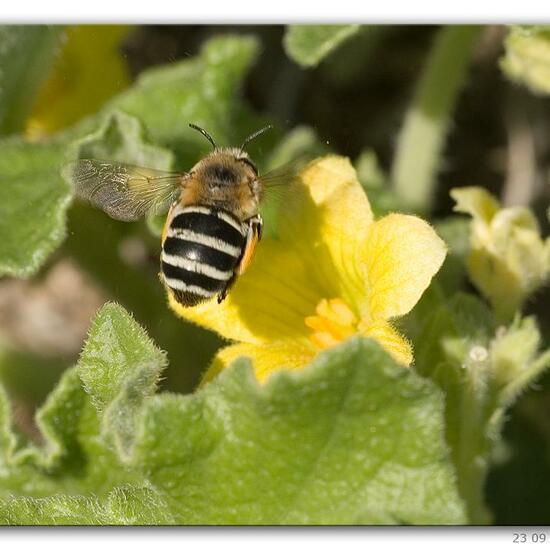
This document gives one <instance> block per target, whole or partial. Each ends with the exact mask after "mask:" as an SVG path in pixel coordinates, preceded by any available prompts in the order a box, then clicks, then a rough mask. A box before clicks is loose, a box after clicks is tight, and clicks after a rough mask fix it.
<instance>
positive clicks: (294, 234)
mask: <svg viewBox="0 0 550 550" xmlns="http://www.w3.org/2000/svg"><path fill="white" fill-rule="evenodd" d="M372 219H373V215H372V210H371V207H370V204H369V201H368V199H367V196H366V194H365V192H364V191H363V189H362V187H361V185H360V184H359V182H358V180H357V175H356V173H355V170H354V169H353V166H352V165H351V163H350V161H349V160H348V159H346V158H343V157H337V156H326V157H323V158H321V159H318V160H316V161H314V162H312V163H311V164H309V165H308V166H307V167H306V168H305V169H304V170H303V172H302V173H301V183H300V184H297V185H296V186H295V187H294V188H293V189H292V197H290V199H289V201H288V203H287V204H286V205H285V209H284V211H283V212H282V214H281V219H280V235H281V239H282V240H283V241H285V242H286V244H287V245H288V246H291V247H292V248H293V249H294V250H296V252H297V254H298V255H299V257H301V258H302V259H303V261H304V263H305V265H306V269H307V271H308V272H309V273H310V280H311V281H315V283H316V284H317V286H318V287H320V289H321V291H322V296H325V297H331V296H342V297H343V298H344V300H345V301H347V302H349V303H355V302H356V301H357V300H356V298H357V295H358V294H360V293H362V292H364V290H363V289H364V282H363V275H362V270H361V269H360V264H358V263H357V262H358V260H359V256H358V253H357V251H358V250H360V249H361V248H362V247H363V246H364V242H365V238H366V236H367V233H368V229H369V226H370V224H371V223H372ZM310 284H311V283H310ZM354 298H355V299H354Z"/></svg>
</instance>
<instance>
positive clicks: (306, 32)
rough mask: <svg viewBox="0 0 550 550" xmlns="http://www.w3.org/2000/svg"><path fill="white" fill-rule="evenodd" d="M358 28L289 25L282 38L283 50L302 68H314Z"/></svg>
mask: <svg viewBox="0 0 550 550" xmlns="http://www.w3.org/2000/svg"><path fill="white" fill-rule="evenodd" d="M360 28H361V26H360V25H290V26H289V27H288V28H287V31H286V34H285V37H284V46H285V50H286V53H287V55H288V56H289V57H290V58H291V59H293V60H294V61H296V63H298V64H299V65H301V66H302V67H314V66H316V65H318V64H319V63H320V62H321V61H322V60H323V59H324V58H325V57H327V56H328V55H329V54H330V53H332V52H333V51H334V50H336V49H337V48H338V46H340V44H342V43H343V42H345V41H346V40H348V39H349V38H351V37H352V36H354V35H355V34H357V32H358V31H359V29H360Z"/></svg>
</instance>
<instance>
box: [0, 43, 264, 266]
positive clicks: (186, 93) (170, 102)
mask: <svg viewBox="0 0 550 550" xmlns="http://www.w3.org/2000/svg"><path fill="white" fill-rule="evenodd" d="M257 50H258V44H257V42H256V40H255V39H254V38H251V37H237V36H220V37H217V38H215V39H212V40H210V41H208V42H207V43H206V44H205V46H204V47H203V49H202V51H201V53H200V55H199V56H197V57H195V58H193V59H190V60H187V61H183V62H181V63H177V64H172V65H170V66H168V67H162V68H155V69H152V70H149V71H146V72H144V73H143V74H142V75H141V76H140V78H139V79H138V81H137V83H136V84H135V85H134V86H133V87H132V88H131V89H130V90H128V91H127V92H124V93H122V94H120V95H118V96H116V97H115V98H113V99H112V101H111V102H110V103H109V104H108V105H106V107H105V108H104V109H103V110H102V111H101V112H100V113H99V114H98V115H95V116H92V117H89V118H87V119H85V120H84V121H83V122H82V123H79V124H78V125H77V126H75V127H74V128H72V129H70V130H67V131H65V132H63V133H60V134H58V135H57V136H56V137H55V138H54V139H52V140H50V141H44V142H41V143H27V142H25V141H23V140H18V139H17V140H16V139H11V140H4V141H0V234H2V235H3V236H5V238H3V239H2V242H1V243H0V276H1V275H3V274H7V275H14V276H19V277H26V276H30V275H32V274H34V273H36V271H37V270H38V269H39V268H40V266H41V265H42V264H43V263H44V262H45V260H46V258H47V257H48V256H49V254H50V253H51V252H52V251H53V250H54V249H55V248H57V247H58V246H59V244H60V243H61V241H62V240H63V238H64V236H65V233H66V229H65V219H66V210H67V207H68V204H69V201H70V198H71V189H70V187H69V186H68V184H67V183H66V182H65V181H64V180H63V179H62V178H61V176H60V170H61V167H62V165H63V164H64V163H65V162H66V161H67V160H71V158H74V157H76V155H77V154H79V155H81V156H83V155H92V154H93V155H98V156H99V155H101V156H107V155H111V154H112V155H115V156H117V158H119V159H120V160H123V159H125V160H127V159H131V160H132V161H133V162H140V161H142V162H143V163H149V162H151V163H152V165H153V167H155V166H156V167H158V168H165V167H168V166H170V165H171V164H172V159H173V154H175V155H176V156H177V159H178V162H179V164H180V165H181V168H183V169H189V168H190V167H191V166H192V165H193V164H194V162H196V160H197V159H198V158H199V156H200V153H201V152H204V150H205V148H206V147H207V145H208V144H207V143H206V142H205V140H204V138H202V137H201V136H200V135H199V134H198V133H197V132H195V131H193V130H191V129H190V128H189V127H188V123H189V122H195V123H198V124H201V125H203V126H205V127H206V128H207V129H208V131H209V132H211V133H212V134H213V135H214V137H215V138H216V139H218V140H219V142H220V144H234V143H237V142H239V143H240V142H241V141H242V139H243V138H244V137H245V136H246V135H248V133H250V131H252V130H256V129H257V128H258V127H259V126H260V125H261V124H263V123H264V120H263V119H260V118H259V117H256V116H254V115H252V113H251V112H250V110H249V109H248V108H246V107H245V106H243V105H242V104H241V103H240V102H239V101H238V95H239V91H240V86H241V83H242V81H243V79H244V76H245V74H246V72H247V70H248V69H249V67H250V65H251V63H252V62H253V61H254V59H255V56H256V54H257ZM120 111H124V113H126V115H128V114H129V115H132V116H125V114H124V113H121V112H120ZM132 117H135V118H132ZM136 118H137V120H136ZM164 147H167V148H168V149H170V151H168V150H167V149H164ZM109 158H112V157H109ZM84 248H85V249H86V247H84Z"/></svg>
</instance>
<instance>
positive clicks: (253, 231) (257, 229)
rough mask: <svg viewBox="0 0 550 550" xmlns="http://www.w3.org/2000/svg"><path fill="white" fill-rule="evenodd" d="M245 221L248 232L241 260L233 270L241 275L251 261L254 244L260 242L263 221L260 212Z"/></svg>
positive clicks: (254, 248)
mask: <svg viewBox="0 0 550 550" xmlns="http://www.w3.org/2000/svg"><path fill="white" fill-rule="evenodd" d="M247 223H248V233H247V235H246V244H245V246H244V250H243V255H242V257H241V260H240V262H239V264H238V265H237V269H236V270H235V272H236V273H237V275H242V274H243V273H244V272H245V271H246V269H247V268H248V266H249V265H250V262H251V261H252V257H253V256H254V252H255V250H256V245H257V244H258V243H259V242H260V239H261V238H262V226H263V223H264V222H263V220H262V217H261V216H260V214H257V215H256V216H253V217H252V218H249V219H248V220H247Z"/></svg>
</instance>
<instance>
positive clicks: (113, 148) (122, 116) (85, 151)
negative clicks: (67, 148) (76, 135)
mask: <svg viewBox="0 0 550 550" xmlns="http://www.w3.org/2000/svg"><path fill="white" fill-rule="evenodd" d="M73 148H74V149H76V154H75V155H74V156H76V157H78V158H95V159H109V160H113V161H118V162H127V163H130V164H135V165H137V166H145V167H148V168H156V169H158V170H170V169H171V168H172V164H173V161H174V159H173V154H172V152H171V151H170V150H168V149H165V148H163V147H158V146H156V145H152V144H150V143H148V142H147V140H146V136H145V132H144V129H143V126H142V124H141V123H140V121H139V120H138V119H137V118H135V117H133V116H130V115H127V114H126V113H123V112H119V111H113V112H112V113H111V114H110V115H109V116H108V117H106V119H105V120H104V121H103V124H102V125H101V126H100V127H99V129H98V130H97V131H96V132H93V133H92V134H88V135H87V136H85V137H84V138H83V139H81V140H78V141H76V142H75V143H74V144H73Z"/></svg>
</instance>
